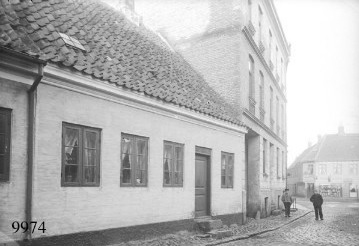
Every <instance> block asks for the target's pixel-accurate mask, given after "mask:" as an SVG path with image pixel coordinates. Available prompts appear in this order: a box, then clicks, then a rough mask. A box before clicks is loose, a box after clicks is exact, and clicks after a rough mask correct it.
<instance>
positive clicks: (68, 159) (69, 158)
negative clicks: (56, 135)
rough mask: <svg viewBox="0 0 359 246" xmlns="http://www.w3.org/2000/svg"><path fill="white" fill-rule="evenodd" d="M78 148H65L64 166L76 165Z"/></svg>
mask: <svg viewBox="0 0 359 246" xmlns="http://www.w3.org/2000/svg"><path fill="white" fill-rule="evenodd" d="M78 152H79V148H78V147H65V164H78V163H79V153H78Z"/></svg>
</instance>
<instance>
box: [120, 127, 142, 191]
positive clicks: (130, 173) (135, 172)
mask: <svg viewBox="0 0 359 246" xmlns="http://www.w3.org/2000/svg"><path fill="white" fill-rule="evenodd" d="M121 139H122V141H121V145H122V148H121V160H122V161H121V164H122V165H121V186H146V185H147V162H148V138H145V137H139V136H134V135H129V134H122V135H121Z"/></svg>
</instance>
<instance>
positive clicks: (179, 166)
mask: <svg viewBox="0 0 359 246" xmlns="http://www.w3.org/2000/svg"><path fill="white" fill-rule="evenodd" d="M182 170H183V161H176V165H175V170H174V171H175V172H182Z"/></svg>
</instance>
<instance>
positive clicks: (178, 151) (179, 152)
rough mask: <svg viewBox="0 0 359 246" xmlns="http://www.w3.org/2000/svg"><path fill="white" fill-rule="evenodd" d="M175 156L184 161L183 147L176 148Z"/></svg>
mask: <svg viewBox="0 0 359 246" xmlns="http://www.w3.org/2000/svg"><path fill="white" fill-rule="evenodd" d="M175 156H176V159H177V160H182V159H183V147H180V146H178V147H175Z"/></svg>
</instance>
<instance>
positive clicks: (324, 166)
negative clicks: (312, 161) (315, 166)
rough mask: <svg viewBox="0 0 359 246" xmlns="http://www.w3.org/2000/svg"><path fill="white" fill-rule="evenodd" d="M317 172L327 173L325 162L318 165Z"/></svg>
mask: <svg viewBox="0 0 359 246" xmlns="http://www.w3.org/2000/svg"><path fill="white" fill-rule="evenodd" d="M319 174H321V175H324V174H327V166H326V165H325V164H320V165H319Z"/></svg>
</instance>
